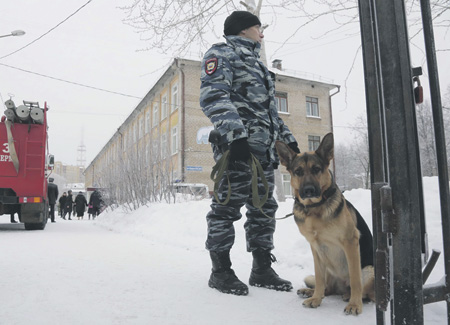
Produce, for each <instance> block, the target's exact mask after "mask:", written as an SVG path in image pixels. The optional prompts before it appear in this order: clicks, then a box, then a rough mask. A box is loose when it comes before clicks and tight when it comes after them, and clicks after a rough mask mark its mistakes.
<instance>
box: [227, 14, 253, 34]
mask: <svg viewBox="0 0 450 325" xmlns="http://www.w3.org/2000/svg"><path fill="white" fill-rule="evenodd" d="M255 25H260V26H261V22H260V21H259V18H258V17H257V16H255V15H254V14H252V13H250V12H248V11H233V13H232V14H231V15H229V16H228V17H227V19H225V23H224V28H223V32H224V34H225V36H228V35H237V34H239V33H240V32H241V31H243V30H244V29H247V28H250V27H252V26H255Z"/></svg>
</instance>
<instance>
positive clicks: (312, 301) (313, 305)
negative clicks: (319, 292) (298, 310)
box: [303, 297, 322, 308]
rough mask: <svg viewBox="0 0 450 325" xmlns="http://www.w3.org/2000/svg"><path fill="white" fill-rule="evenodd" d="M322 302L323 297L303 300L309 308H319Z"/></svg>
mask: <svg viewBox="0 0 450 325" xmlns="http://www.w3.org/2000/svg"><path fill="white" fill-rule="evenodd" d="M321 302H322V298H315V297H311V298H308V299H306V300H305V301H303V306H305V307H308V308H317V307H319V306H320V303H321Z"/></svg>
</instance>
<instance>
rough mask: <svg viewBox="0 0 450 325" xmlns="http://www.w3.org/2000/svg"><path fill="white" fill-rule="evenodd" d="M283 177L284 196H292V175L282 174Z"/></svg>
mask: <svg viewBox="0 0 450 325" xmlns="http://www.w3.org/2000/svg"><path fill="white" fill-rule="evenodd" d="M281 176H282V177H283V190H284V195H287V196H292V186H291V175H290V174H281Z"/></svg>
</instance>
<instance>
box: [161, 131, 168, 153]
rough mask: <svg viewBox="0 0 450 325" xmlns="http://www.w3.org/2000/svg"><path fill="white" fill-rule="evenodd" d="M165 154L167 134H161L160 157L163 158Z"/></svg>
mask: <svg viewBox="0 0 450 325" xmlns="http://www.w3.org/2000/svg"><path fill="white" fill-rule="evenodd" d="M166 156H167V134H165V133H164V134H162V135H161V157H162V158H165V157H166Z"/></svg>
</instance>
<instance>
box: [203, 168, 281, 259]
mask: <svg viewBox="0 0 450 325" xmlns="http://www.w3.org/2000/svg"><path fill="white" fill-rule="evenodd" d="M226 174H228V177H229V180H230V186H231V197H230V201H229V202H228V203H227V205H221V204H220V203H218V202H217V201H216V199H215V198H214V197H213V199H212V204H211V211H210V212H209V213H208V214H207V216H206V220H207V224H208V235H207V239H206V249H207V250H209V251H224V250H229V249H231V247H232V246H233V244H234V238H235V229H234V225H233V223H234V222H235V221H237V220H239V219H241V217H242V214H241V212H240V209H241V207H242V206H244V205H245V207H246V208H247V212H246V217H247V220H246V222H245V223H244V229H245V234H246V241H247V251H249V252H252V251H254V250H255V249H257V248H263V249H267V250H272V249H273V248H274V247H273V233H274V232H275V219H274V217H275V212H276V211H277V209H278V204H277V202H276V200H275V198H274V197H273V190H274V187H275V185H274V169H273V167H272V166H269V167H266V168H264V175H265V177H266V180H267V182H268V184H269V196H268V199H267V202H266V203H265V204H264V206H263V207H262V211H264V213H265V214H266V215H267V216H270V217H271V218H268V217H267V216H265V215H263V214H262V213H261V211H260V210H259V209H257V208H255V207H254V206H253V202H252V187H251V180H252V175H251V170H250V167H249V165H248V164H247V163H244V162H236V163H235V164H233V165H230V167H229V170H228V171H227V172H226V173H225V174H224V177H223V178H222V179H221V181H220V183H219V189H218V193H217V194H218V197H219V200H220V201H221V202H222V201H224V200H225V198H226V197H227V193H228V181H227V177H226ZM258 192H259V195H260V196H262V195H263V194H264V193H265V192H264V186H263V184H262V183H261V180H260V178H259V177H258Z"/></svg>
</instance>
